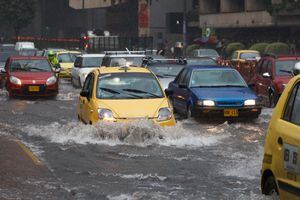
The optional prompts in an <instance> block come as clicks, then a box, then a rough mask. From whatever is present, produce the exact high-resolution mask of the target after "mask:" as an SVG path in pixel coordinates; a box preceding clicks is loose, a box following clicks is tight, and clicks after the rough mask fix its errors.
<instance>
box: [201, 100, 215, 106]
mask: <svg viewBox="0 0 300 200" xmlns="http://www.w3.org/2000/svg"><path fill="white" fill-rule="evenodd" d="M197 105H198V106H207V107H213V106H215V105H216V104H215V102H214V101H213V100H201V101H200V100H199V101H197Z"/></svg>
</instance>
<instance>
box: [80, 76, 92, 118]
mask: <svg viewBox="0 0 300 200" xmlns="http://www.w3.org/2000/svg"><path fill="white" fill-rule="evenodd" d="M89 76H90V77H91V78H90V81H89V83H88V86H87V91H88V97H87V98H85V101H84V102H83V109H82V110H83V113H82V114H83V117H84V119H85V122H86V123H90V122H91V116H92V114H93V112H94V108H93V100H92V97H93V90H94V80H95V78H94V76H95V75H94V73H91V74H90V75H89Z"/></svg>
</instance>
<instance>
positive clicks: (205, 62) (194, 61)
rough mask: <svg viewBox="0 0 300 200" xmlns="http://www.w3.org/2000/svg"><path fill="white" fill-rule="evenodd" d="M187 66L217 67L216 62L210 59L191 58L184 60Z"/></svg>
mask: <svg viewBox="0 0 300 200" xmlns="http://www.w3.org/2000/svg"><path fill="white" fill-rule="evenodd" d="M186 62H187V65H189V66H190V65H191V66H196V65H204V66H208V65H211V66H217V65H218V64H217V61H216V60H215V59H213V58H210V57H191V58H187V59H186Z"/></svg>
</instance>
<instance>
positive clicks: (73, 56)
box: [70, 53, 80, 62]
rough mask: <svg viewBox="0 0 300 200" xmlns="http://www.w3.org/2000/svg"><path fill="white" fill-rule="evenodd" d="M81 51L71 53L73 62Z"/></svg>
mask: <svg viewBox="0 0 300 200" xmlns="http://www.w3.org/2000/svg"><path fill="white" fill-rule="evenodd" d="M79 55H80V53H70V58H71V62H75V60H76V58H77V56H79Z"/></svg>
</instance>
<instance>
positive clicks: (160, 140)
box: [0, 80, 272, 200]
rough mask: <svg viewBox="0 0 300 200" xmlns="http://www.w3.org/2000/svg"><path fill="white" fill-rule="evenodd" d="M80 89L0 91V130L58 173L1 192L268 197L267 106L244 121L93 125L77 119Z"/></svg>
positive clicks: (132, 199)
mask: <svg viewBox="0 0 300 200" xmlns="http://www.w3.org/2000/svg"><path fill="white" fill-rule="evenodd" d="M78 94H79V90H78V89H73V88H72V86H71V84H70V82H68V81H66V80H64V81H62V82H61V86H60V94H59V95H58V97H57V98H56V99H34V100H31V99H12V100H10V99H8V98H7V94H6V92H5V91H1V90H0V124H1V127H2V128H1V129H0V134H5V135H13V136H14V137H17V138H18V139H20V140H21V141H23V143H25V144H26V145H27V146H28V147H29V148H30V149H31V150H32V151H33V152H34V153H35V154H36V155H37V156H38V157H39V158H40V159H41V160H42V161H43V162H44V163H45V165H46V167H47V168H48V170H49V171H50V172H51V173H52V174H53V177H55V178H54V179H53V178H52V179H51V180H48V179H46V180H26V179H24V180H20V181H24V184H30V185H36V186H39V187H43V190H42V191H43V192H38V191H18V190H12V189H10V190H6V189H1V188H0V199H1V198H11V199H15V198H20V199H23V198H24V199H26V198H29V199H32V198H36V197H40V198H41V199H43V198H44V199H51V197H49V194H47V191H49V193H50V191H51V192H53V190H55V189H57V188H60V189H62V190H64V191H66V192H67V193H70V194H71V196H72V198H73V199H109V200H139V199H162V200H164V199H166V200H168V199H170V200H171V199H172V200H173V199H180V200H183V199H218V200H219V199H242V200H248V199H249V200H252V199H262V200H263V199H268V198H265V197H264V196H262V195H261V191H260V167H261V161H262V154H263V144H264V137H265V133H266V129H267V126H268V122H269V120H270V117H271V115H272V110H271V109H264V110H263V111H262V115H261V116H260V118H259V119H257V120H254V121H248V122H234V123H232V122H231V123H229V122H204V121H199V120H193V119H191V120H184V119H179V118H178V123H177V125H176V126H175V127H172V128H162V127H158V126H156V125H155V124H153V123H151V122H149V121H146V120H139V121H135V122H132V123H130V124H127V125H124V124H105V123H99V124H97V125H95V126H90V125H84V124H82V123H80V122H78V121H77V117H76V106H77V101H78V96H79V95H78ZM53 198H54V197H53ZM55 198H58V199H59V197H55Z"/></svg>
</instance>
